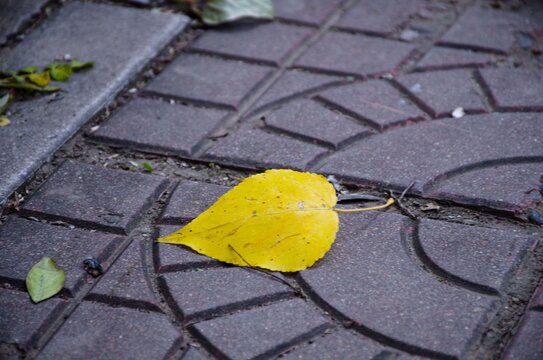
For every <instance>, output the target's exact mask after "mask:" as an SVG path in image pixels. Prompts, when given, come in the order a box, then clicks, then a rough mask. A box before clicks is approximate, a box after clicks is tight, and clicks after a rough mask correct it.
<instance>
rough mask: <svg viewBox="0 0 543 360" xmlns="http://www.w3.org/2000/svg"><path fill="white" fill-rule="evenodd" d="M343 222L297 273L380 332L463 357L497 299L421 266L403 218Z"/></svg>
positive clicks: (356, 218) (320, 294)
mask: <svg viewBox="0 0 543 360" xmlns="http://www.w3.org/2000/svg"><path fill="white" fill-rule="evenodd" d="M341 220H342V227H340V230H339V233H338V236H337V241H336V242H335V243H334V245H333V247H332V250H331V251H330V252H329V253H328V254H327V255H326V257H325V258H324V259H322V260H321V261H320V262H319V263H317V265H316V266H314V267H312V268H310V269H308V270H306V271H304V272H302V273H300V276H301V277H302V279H303V280H304V281H305V282H306V283H307V284H309V286H310V287H311V289H312V291H313V292H315V294H316V295H317V296H318V297H319V298H320V299H322V300H320V301H324V302H325V303H327V304H329V305H330V306H332V307H333V308H335V311H337V312H339V313H341V314H343V316H345V317H347V318H349V319H351V320H352V321H354V322H355V323H358V324H362V325H363V326H364V327H366V328H369V329H371V330H372V331H374V332H377V333H378V334H380V335H382V336H386V337H389V338H392V339H394V340H396V341H400V342H402V343H404V344H410V345H411V346H417V347H419V348H422V349H427V350H431V351H434V352H438V353H441V354H448V355H453V356H460V355H461V354H462V353H463V352H464V351H465V350H466V348H467V346H468V344H469V342H470V340H471V338H472V337H473V336H475V335H476V334H477V331H478V326H479V325H480V324H482V323H483V322H484V321H485V319H486V313H487V311H489V310H491V309H492V305H493V303H494V301H495V300H496V298H494V297H491V296H487V295H483V294H480V293H477V292H472V291H470V290H467V289H464V288H462V287H458V286H451V284H448V283H447V282H443V281H442V279H441V278H440V277H438V276H436V275H435V274H433V273H431V272H427V271H425V270H423V268H422V267H420V265H418V264H417V262H415V261H414V259H412V258H411V257H410V255H409V253H408V252H407V251H406V248H405V246H406V245H407V246H408V249H409V245H408V244H406V243H405V240H404V241H402V235H401V234H402V233H404V236H405V232H406V231H407V230H408V228H406V225H405V218H404V217H401V216H398V215H394V214H386V213H373V214H368V215H360V214H356V215H355V216H344V217H342V219H341Z"/></svg>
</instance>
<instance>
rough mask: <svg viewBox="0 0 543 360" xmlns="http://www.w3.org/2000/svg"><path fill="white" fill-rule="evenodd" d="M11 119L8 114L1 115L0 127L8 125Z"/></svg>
mask: <svg viewBox="0 0 543 360" xmlns="http://www.w3.org/2000/svg"><path fill="white" fill-rule="evenodd" d="M9 124H11V121H9V119H8V118H7V117H6V116H0V127H4V126H8V125H9Z"/></svg>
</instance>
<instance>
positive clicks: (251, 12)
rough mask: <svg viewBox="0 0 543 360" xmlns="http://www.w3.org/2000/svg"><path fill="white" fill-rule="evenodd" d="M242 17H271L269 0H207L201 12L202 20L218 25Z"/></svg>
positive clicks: (271, 10)
mask: <svg viewBox="0 0 543 360" xmlns="http://www.w3.org/2000/svg"><path fill="white" fill-rule="evenodd" d="M244 17H251V18H261V19H272V18H273V5H272V2H271V0H208V1H206V3H205V7H204V10H203V12H202V21H203V22H204V23H206V24H208V25H218V24H221V23H225V22H230V21H234V20H238V19H241V18H244Z"/></svg>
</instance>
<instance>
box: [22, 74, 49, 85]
mask: <svg viewBox="0 0 543 360" xmlns="http://www.w3.org/2000/svg"><path fill="white" fill-rule="evenodd" d="M27 78H28V80H30V82H32V83H34V84H36V85H38V86H39V87H44V86H47V85H49V82H50V81H51V76H49V71H44V72H41V73H34V74H29V75H27Z"/></svg>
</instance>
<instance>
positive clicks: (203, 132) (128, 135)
mask: <svg viewBox="0 0 543 360" xmlns="http://www.w3.org/2000/svg"><path fill="white" fill-rule="evenodd" d="M226 114H227V112H225V111H219V110H213V109H206V108H199V107H193V106H183V105H177V104H169V103H166V102H164V101H158V100H151V99H142V98H136V99H135V100H133V101H132V102H130V103H129V104H128V105H126V106H124V107H123V108H122V109H121V110H120V111H119V112H118V113H116V114H115V115H113V116H112V117H111V119H109V120H108V121H107V122H106V123H105V124H104V125H102V126H101V127H100V129H98V131H96V132H94V133H93V134H92V136H93V137H94V138H96V139H98V140H102V141H106V142H113V143H116V144H121V145H125V146H128V147H133V148H136V149H140V150H145V151H158V152H165V153H168V154H178V155H182V156H188V155H190V154H191V153H192V151H193V150H194V147H195V146H196V144H198V142H199V141H200V140H202V139H203V138H204V137H206V136H207V135H208V133H209V132H210V131H211V130H212V129H213V128H214V127H215V126H216V125H217V124H218V123H219V122H220V120H221V119H222V118H223V117H224V116H225V115H226Z"/></svg>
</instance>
